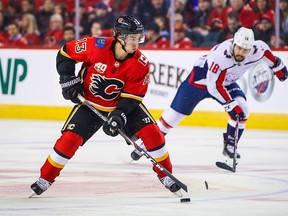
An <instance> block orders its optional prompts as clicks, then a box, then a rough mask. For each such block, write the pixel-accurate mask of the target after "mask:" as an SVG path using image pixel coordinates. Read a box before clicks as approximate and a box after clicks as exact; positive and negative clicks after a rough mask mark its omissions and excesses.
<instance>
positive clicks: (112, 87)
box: [89, 74, 124, 101]
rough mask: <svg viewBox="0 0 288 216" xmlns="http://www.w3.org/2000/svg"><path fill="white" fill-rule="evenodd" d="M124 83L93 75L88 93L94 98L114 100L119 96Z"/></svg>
mask: <svg viewBox="0 0 288 216" xmlns="http://www.w3.org/2000/svg"><path fill="white" fill-rule="evenodd" d="M123 87H124V83H123V82H122V81H121V80H119V79H115V78H106V77H103V76H101V75H99V74H93V75H92V77H91V83H90V85H89V91H90V92H91V93H92V94H93V95H94V96H95V97H101V98H102V99H103V100H109V101H111V100H114V99H115V98H117V96H118V95H119V94H120V92H121V90H122V88H123Z"/></svg>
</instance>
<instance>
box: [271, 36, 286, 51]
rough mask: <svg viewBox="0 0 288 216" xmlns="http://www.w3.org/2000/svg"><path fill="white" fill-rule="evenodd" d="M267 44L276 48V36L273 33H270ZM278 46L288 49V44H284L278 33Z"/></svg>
mask: <svg viewBox="0 0 288 216" xmlns="http://www.w3.org/2000/svg"><path fill="white" fill-rule="evenodd" d="M269 46H270V48H276V36H275V34H273V35H271V37H270V43H269ZM278 48H282V49H288V45H287V44H285V41H284V36H283V35H280V38H279V47H278Z"/></svg>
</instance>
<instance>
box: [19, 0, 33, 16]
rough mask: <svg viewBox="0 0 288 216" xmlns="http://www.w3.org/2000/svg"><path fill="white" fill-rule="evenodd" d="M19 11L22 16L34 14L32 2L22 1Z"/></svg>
mask: <svg viewBox="0 0 288 216" xmlns="http://www.w3.org/2000/svg"><path fill="white" fill-rule="evenodd" d="M21 11H22V13H23V14H26V13H30V14H35V10H34V1H33V0H22V2H21Z"/></svg>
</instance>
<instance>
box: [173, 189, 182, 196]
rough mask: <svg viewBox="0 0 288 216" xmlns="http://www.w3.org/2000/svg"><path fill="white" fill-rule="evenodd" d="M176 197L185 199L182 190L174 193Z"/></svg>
mask: <svg viewBox="0 0 288 216" xmlns="http://www.w3.org/2000/svg"><path fill="white" fill-rule="evenodd" d="M172 193H173V194H174V195H175V196H177V197H183V194H182V192H181V190H178V191H176V192H172Z"/></svg>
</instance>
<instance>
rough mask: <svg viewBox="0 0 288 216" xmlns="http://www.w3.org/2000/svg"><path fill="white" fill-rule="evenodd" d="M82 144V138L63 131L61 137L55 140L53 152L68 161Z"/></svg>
mask: <svg viewBox="0 0 288 216" xmlns="http://www.w3.org/2000/svg"><path fill="white" fill-rule="evenodd" d="M82 143H83V138H82V137H81V136H79V135H78V134H76V133H73V132H71V131H65V132H64V133H63V134H62V136H61V137H60V138H59V139H58V140H57V142H56V144H55V146H54V150H55V151H56V152H57V153H58V154H62V155H63V156H65V157H67V158H68V159H70V158H71V157H73V155H74V154H75V152H76V151H77V149H78V148H79V146H80V145H82Z"/></svg>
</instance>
